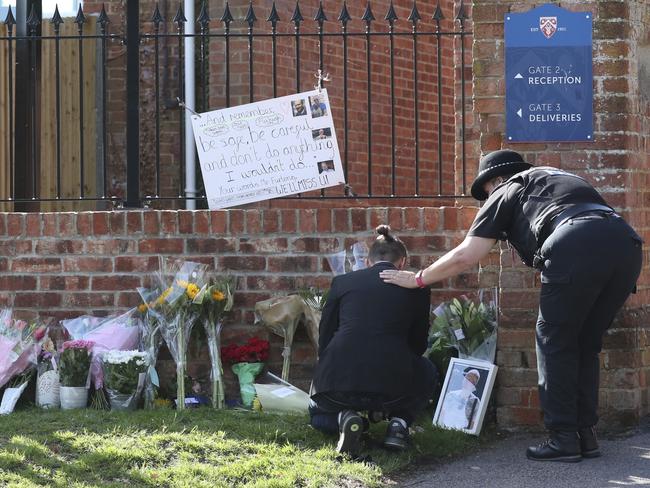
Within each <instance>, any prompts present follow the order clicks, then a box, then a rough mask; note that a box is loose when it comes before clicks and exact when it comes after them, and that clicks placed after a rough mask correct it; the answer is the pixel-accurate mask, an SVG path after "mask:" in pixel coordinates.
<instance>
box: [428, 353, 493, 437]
mask: <svg viewBox="0 0 650 488" xmlns="http://www.w3.org/2000/svg"><path fill="white" fill-rule="evenodd" d="M497 369H498V368H497V366H496V365H494V364H492V363H489V362H487V361H479V360H476V359H459V358H452V359H451V362H450V363H449V369H448V370H447V376H446V377H445V383H444V384H443V385H442V392H441V393H440V400H438V406H437V407H436V413H435V415H434V416H433V425H438V426H440V427H445V428H447V429H457V430H462V431H463V432H467V433H468V434H472V435H479V433H480V432H481V426H482V425H483V417H485V411H486V409H487V405H488V402H489V401H490V394H491V393H492V387H493V386H494V378H495V376H496V373H497Z"/></svg>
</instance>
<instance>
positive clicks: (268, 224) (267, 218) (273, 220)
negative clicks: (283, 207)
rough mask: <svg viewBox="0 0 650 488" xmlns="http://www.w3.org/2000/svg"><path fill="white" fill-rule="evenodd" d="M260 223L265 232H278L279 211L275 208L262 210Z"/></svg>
mask: <svg viewBox="0 0 650 488" xmlns="http://www.w3.org/2000/svg"><path fill="white" fill-rule="evenodd" d="M262 225H263V228H264V232H266V233H273V232H278V231H279V230H280V211H279V210H276V209H264V210H262Z"/></svg>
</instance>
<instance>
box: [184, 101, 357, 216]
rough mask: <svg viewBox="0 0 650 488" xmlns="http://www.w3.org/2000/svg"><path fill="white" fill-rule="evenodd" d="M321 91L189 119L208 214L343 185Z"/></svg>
mask: <svg viewBox="0 0 650 488" xmlns="http://www.w3.org/2000/svg"><path fill="white" fill-rule="evenodd" d="M331 114H332V112H331V108H330V102H329V98H328V96H327V90H325V89H322V90H314V91H310V92H304V93H297V94H295V95H289V96H286V97H280V98H274V99H270V100H264V101H261V102H255V103H250V104H247V105H240V106H237V107H230V108H225V109H221V110H214V111H212V112H206V113H203V114H198V115H193V116H192V119H191V120H192V128H193V130H194V139H195V141H196V148H197V152H198V155H199V162H200V164H201V173H202V175H203V183H204V186H205V192H206V196H207V199H208V206H209V207H210V209H220V208H228V207H234V206H237V205H243V204H246V203H251V202H258V201H261V200H269V199H272V198H277V197H282V196H287V195H293V194H296V193H305V192H308V191H312V190H320V189H323V188H328V187H332V186H338V185H340V184H344V183H345V180H344V174H343V165H342V163H341V156H340V153H339V147H338V143H337V140H336V133H335V130H334V121H333V120H332V115H331Z"/></svg>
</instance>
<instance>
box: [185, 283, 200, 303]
mask: <svg viewBox="0 0 650 488" xmlns="http://www.w3.org/2000/svg"><path fill="white" fill-rule="evenodd" d="M185 293H187V296H188V297H189V299H190V300H194V297H196V295H197V294H198V293H199V287H198V286H197V285H196V284H194V283H189V284H188V285H187V289H186V290H185Z"/></svg>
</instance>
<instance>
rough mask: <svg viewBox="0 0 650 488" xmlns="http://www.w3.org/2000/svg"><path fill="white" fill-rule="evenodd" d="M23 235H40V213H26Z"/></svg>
mask: <svg viewBox="0 0 650 488" xmlns="http://www.w3.org/2000/svg"><path fill="white" fill-rule="evenodd" d="M25 235H26V236H27V237H38V236H40V235H41V216H40V214H35V213H31V214H27V215H26V216H25Z"/></svg>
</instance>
